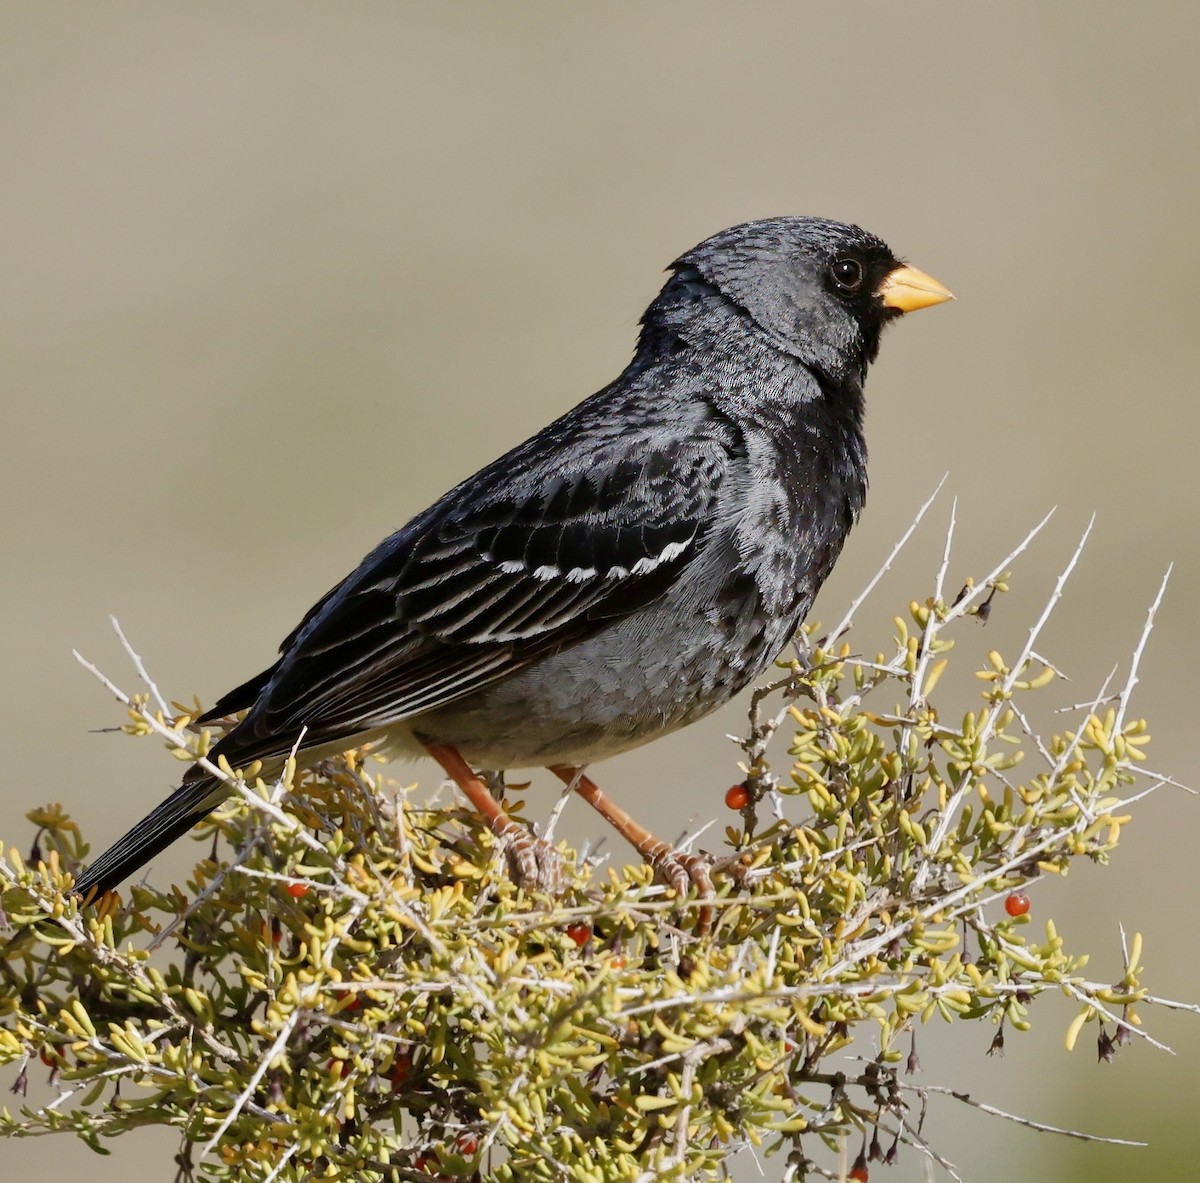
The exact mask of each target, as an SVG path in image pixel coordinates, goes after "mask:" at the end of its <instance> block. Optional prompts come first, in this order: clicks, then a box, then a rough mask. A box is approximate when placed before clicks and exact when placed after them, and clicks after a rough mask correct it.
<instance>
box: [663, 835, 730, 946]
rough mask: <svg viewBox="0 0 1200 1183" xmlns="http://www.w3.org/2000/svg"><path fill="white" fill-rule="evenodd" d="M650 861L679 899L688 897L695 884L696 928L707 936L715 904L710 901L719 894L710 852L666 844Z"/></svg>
mask: <svg viewBox="0 0 1200 1183" xmlns="http://www.w3.org/2000/svg"><path fill="white" fill-rule="evenodd" d="M649 863H650V865H651V866H652V867H653V868H654V872H655V874H656V875H657V876H658V877H659V878H660V879H661V880H662V881H663V882H664V883H665V884H666V885H667V886H668V887H670V888H672V889H673V890H674V892H675V894H676V896H678V897H679V899H680V900H683V899H686V898H687V896H688V895H690V894H691V892H692V890H693V888H694V889H695V892H696V897H697V900H698V902H699V904H700V918H699V921H698V923H697V925H696V932H697V935H699V936H704V935H705V934H707V933H708V932H709V930H710V929H711V928H712V922H713V908H712V905H711V903H710V901H711V900H712V899H714V898H715V896H716V889H715V888H714V887H713V881H712V874H711V873H710V868H711V866H712V859H711V857H710V856H709V855H707V854H685V853H684V852H683V851H681V850H675V849H673V848H672V847H669V846H668V847H664V848H663V849H662V850H661V851H658V852H656V853H655V854H654V855H653V856H652V857H651V858H650V859H649Z"/></svg>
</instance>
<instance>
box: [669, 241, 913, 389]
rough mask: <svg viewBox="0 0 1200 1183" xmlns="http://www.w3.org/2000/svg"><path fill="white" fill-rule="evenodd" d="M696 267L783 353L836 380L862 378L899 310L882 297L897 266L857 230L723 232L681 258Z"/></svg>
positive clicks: (879, 244) (885, 251)
mask: <svg viewBox="0 0 1200 1183" xmlns="http://www.w3.org/2000/svg"><path fill="white" fill-rule="evenodd" d="M679 265H689V266H692V267H695V268H696V269H697V270H698V271H699V272H700V273H701V274H702V275H703V276H704V277H705V278H706V279H707V280H708V281H709V282H710V283H711V284H713V286H715V287H716V288H717V289H718V290H719V291H720V292H721V293H722V294H723V295H725V296H726V297H727V298H728V299H730V300H732V301H733V302H734V303H736V304H737V305H739V306H740V307H741V309H742V310H743V311H744V312H745V313H746V314H747V315H748V316H749V317H750V318H751V319H752V320H753V321H754V323H755V324H756V325H757V326H758V327H759V328H760V329H761V330H762V331H763V332H764V333H765V334H766V335H767V336H768V337H770V338H771V340H772V342H773V343H774V344H775V345H776V346H777V347H780V348H783V349H785V350H787V351H788V352H789V353H792V354H794V355H795V356H796V357H798V358H800V360H801V361H804V362H806V363H807V364H809V365H812V366H813V367H815V368H817V369H820V370H821V371H823V372H825V373H827V374H828V375H829V376H830V377H832V378H835V379H837V380H842V379H853V378H855V377H856V376H857V377H858V378H859V379H861V375H862V372H863V371H864V369H865V367H866V364H867V363H868V362H869V361H871V360H872V359H873V358H874V356H875V352H876V350H877V349H878V346H879V333H880V330H881V329H882V327H883V325H884V323H885V322H886V321H887V320H889V319H890V318H891V317H892V316H893V315H895V312H894V310H893V309H890V308H886V307H885V306H884V304H883V302H882V300H881V298H880V295H879V291H880V288H881V287H882V285H883V282H884V280H885V279H886V277H887V276H888V274H889V273H890V272H892V271H894V270H895V269H896V267H897V266H899V263H898V260H897V259H896V257H895V256H894V255H893V254H892V252H891V251H890V250H889V249H888V247H887V245H886V244H885V243H884V242H882V241H881V240H880V239H878V238H876V237H875V236H874V235H872V234H868V233H867V232H866V231H865V230H861V229H859V228H858V227H857V226H850V225H847V224H845V223H843V222H832V221H828V220H826V219H823V218H770V219H767V220H765V221H761V222H748V223H746V224H745V225H742V226H735V227H733V228H732V229H730V230H725V231H722V232H721V233H720V234H717V235H714V236H713V237H712V238H710V239H708V240H707V241H706V242H703V243H701V244H700V246H698V247H697V248H696V249H695V250H693V251H690V252H688V254H687V255H685V256H684V257H683V258H682V259H680V260H679Z"/></svg>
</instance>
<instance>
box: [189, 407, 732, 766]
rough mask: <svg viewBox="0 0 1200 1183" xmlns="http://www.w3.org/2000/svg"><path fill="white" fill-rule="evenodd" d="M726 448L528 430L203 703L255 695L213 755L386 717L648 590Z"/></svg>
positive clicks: (526, 654)
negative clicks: (271, 656)
mask: <svg viewBox="0 0 1200 1183" xmlns="http://www.w3.org/2000/svg"><path fill="white" fill-rule="evenodd" d="M567 422H568V421H567V420H562V421H560V424H563V425H566V424H567ZM710 422H711V421H710ZM556 426H557V425H556ZM729 447H730V441H729V440H728V439H726V438H723V432H722V431H719V430H713V431H711V432H708V433H706V434H703V435H701V436H700V437H699V438H696V436H695V435H692V436H690V437H689V438H685V439H679V438H672V437H671V436H668V435H667V434H666V432H665V431H664V430H663V429H662V428H661V427H660V428H658V429H657V430H654V431H651V430H643V431H642V432H638V433H633V435H632V437H631V435H630V434H629V433H620V432H618V431H617V430H616V429H615V428H614V429H611V430H608V431H605V432H604V433H602V435H601V437H600V438H599V440H598V441H597V440H593V444H592V450H591V452H590V454H587V455H585V457H584V458H583V459H582V460H581V459H580V458H579V451H578V449H571V448H564V447H563V446H562V441H561V439H558V440H556V439H554V438H553V437H550V438H548V437H547V435H546V434H545V433H543V434H542V435H541V436H539V437H535V439H534V440H533V441H530V443H529V444H527V445H524V446H523V447H522V448H519V449H516V450H515V451H514V452H512V453H510V454H509V456H508V457H506V458H504V460H502V461H498V462H497V463H496V464H495V465H492V466H490V467H489V468H487V469H484V470H483V471H482V472H481V473H479V474H477V475H476V476H475V477H473V478H471V480H469V481H466V482H464V484H463V485H460V486H459V487H458V488H457V489H455V490H453V491H452V492H451V493H450V494H448V495H447V496H446V497H445V498H443V500H442V501H440V502H439V503H438V504H437V505H435V506H434V507H433V508H432V509H431V510H429V511H427V512H426V513H424V514H422V515H420V516H419V517H418V518H416V519H414V521H413V522H411V523H409V525H407V526H405V527H404V528H403V529H402V530H400V531H398V532H397V533H396V534H394V535H392V537H391V538H389V539H388V540H387V541H386V542H384V543H383V544H382V545H381V546H380V547H378V548H377V549H376V550H375V551H374V552H372V554H370V555H368V556H367V558H366V559H365V560H364V562H363V564H362V565H361V566H360V567H359V568H358V570H357V571H355V572H354V573H353V574H352V575H350V576H349V577H348V578H347V579H346V580H345V581H344V582H343V583H342V584H340V585H339V586H338V587H336V588H334V589H333V590H332V591H331V592H330V593H329V594H328V595H327V596H326V597H325V598H324V599H323V600H322V601H321V602H320V603H318V604H317V605H316V606H315V607H314V608H313V610H312V611H311V612H310V613H309V615H308V616H307V617H306V618H305V621H304V622H302V624H301V625H300V627H299V628H298V629H297V630H296V631H295V632H294V633H293V634H292V635H291V636H290V637H289V638H288V639H287V641H285V642H284V647H283V656H282V657H281V658H280V660H279V662H278V663H277V664H276V665H275V666H274V667H272V668H271V669H270V670H268V671H266V672H265V673H264V674H261V675H259V677H257V678H255V679H251V681H249V682H247V683H246V684H245V685H244V686H242V687H239V688H238V689H237V690H235V691H233V692H232V693H231V694H229V695H227V696H226V697H225V698H223V699H222V700H221V701H220V702H219V703H218V704H217V706H216V708H214V711H212V712H210V713H209V715H208V716H206V717H205V718H206V719H207V718H211V717H215V716H216V715H218V714H223V713H227V712H229V711H231V710H237V709H240V707H241V706H242V705H251V704H250V703H249V702H248V701H247V700H248V699H250V698H253V703H252V705H251V710H250V714H249V715H248V716H247V718H246V719H245V720H244V721H243V722H242V723H241V724H240V725H239V726H238V727H237V728H236V729H235V730H234V731H233V732H231V733H230V734H229V735H228V736H226V737H225V739H223V740H222V741H221V744H220V745H219V747H218V748H217V749H216V753H215V754H224V755H226V756H227V757H228V758H229V760H230V761H231V763H234V764H235V765H236V764H239V763H241V764H244V763H247V762H249V761H251V760H254V759H269V758H272V757H276V756H279V755H282V754H284V753H286V752H287V751H289V750H290V748H291V746H292V745H293V743H294V742H295V739H296V737H297V736H298V735H299V734H300V731H301V729H302V728H304V729H305V735H304V741H303V746H304V747H311V746H317V745H320V744H324V743H328V742H332V741H334V740H340V739H343V738H349V737H351V736H354V735H356V734H361V733H363V732H367V731H370V730H373V729H375V728H379V727H386V726H389V725H391V724H393V723H395V722H398V721H400V720H402V719H405V718H410V717H412V716H414V715H417V714H420V713H421V712H424V711H428V710H431V709H433V708H436V707H439V706H443V705H445V704H446V703H449V702H452V701H453V700H454V699H456V698H459V697H461V696H462V695H465V694H468V693H470V692H471V691H473V690H476V689H479V688H480V687H481V686H484V685H486V684H487V683H489V682H492V681H495V680H496V679H499V678H502V677H504V676H505V675H507V674H510V673H512V672H514V671H515V670H517V669H520V668H521V667H522V666H525V665H527V664H529V663H530V662H531V661H533V660H535V659H537V658H538V657H540V656H543V655H544V654H546V653H547V652H551V651H553V650H555V649H557V648H560V647H561V646H563V645H565V644H569V643H571V642H572V641H574V640H576V639H579V638H580V637H583V636H586V635H588V634H589V633H592V632H595V631H597V630H599V629H600V628H602V627H603V625H604V622H605V621H606V620H609V619H611V618H613V617H616V616H622V615H625V614H627V613H630V612H633V611H635V610H636V609H638V608H639V607H641V606H643V605H644V604H647V603H649V602H651V601H652V600H654V599H656V598H657V597H658V596H659V595H661V594H662V593H663V592H664V591H665V590H666V588H667V587H669V586H670V585H671V583H673V582H674V580H675V579H677V578H678V576H679V573H680V571H681V570H682V569H683V568H684V567H685V566H686V565H687V564H688V563H689V562H691V561H692V559H693V558H694V557H695V555H696V553H697V550H698V548H699V544H700V541H701V538H702V536H703V534H704V531H705V528H706V525H707V524H708V523H709V522H710V520H711V517H712V511H713V502H714V498H715V497H716V494H717V490H718V488H719V487H720V485H721V482H722V479H723V477H724V475H725V472H726V467H727V464H728V461H729V455H730V453H729ZM558 457H565V458H566V459H564V460H561V461H560V460H558ZM571 457H574V459H573V460H571Z"/></svg>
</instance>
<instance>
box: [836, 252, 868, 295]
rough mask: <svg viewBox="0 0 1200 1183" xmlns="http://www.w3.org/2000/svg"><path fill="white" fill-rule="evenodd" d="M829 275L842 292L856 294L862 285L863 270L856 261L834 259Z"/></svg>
mask: <svg viewBox="0 0 1200 1183" xmlns="http://www.w3.org/2000/svg"><path fill="white" fill-rule="evenodd" d="M829 274H830V275H832V276H833V282H834V283H835V284H837V286H838V287H839V288H841V290H842V291H843V292H856V291H858V289H859V287H860V286H861V285H862V281H863V269H862V264H861V263H860V262H859V261H858V260H857V259H835V260H834V262H833V266H831V267H830V268H829Z"/></svg>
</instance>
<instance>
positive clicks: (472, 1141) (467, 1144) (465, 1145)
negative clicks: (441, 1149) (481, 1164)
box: [454, 1134, 479, 1158]
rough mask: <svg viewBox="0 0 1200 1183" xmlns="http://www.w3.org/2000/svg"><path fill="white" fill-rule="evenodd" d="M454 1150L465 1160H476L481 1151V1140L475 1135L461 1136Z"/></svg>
mask: <svg viewBox="0 0 1200 1183" xmlns="http://www.w3.org/2000/svg"><path fill="white" fill-rule="evenodd" d="M454 1148H455V1150H457V1151H458V1153H459V1154H461V1155H462V1156H463V1158H474V1157H475V1155H476V1153H477V1152H478V1151H479V1139H478V1138H477V1137H475V1135H474V1134H460V1135H459V1137H458V1141H457V1142H455V1144H454Z"/></svg>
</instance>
